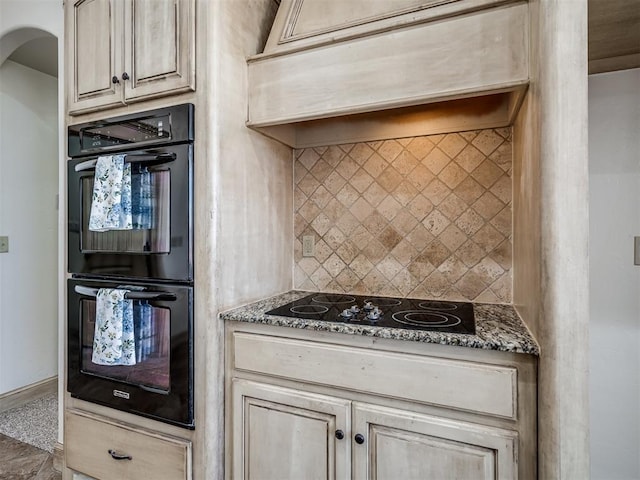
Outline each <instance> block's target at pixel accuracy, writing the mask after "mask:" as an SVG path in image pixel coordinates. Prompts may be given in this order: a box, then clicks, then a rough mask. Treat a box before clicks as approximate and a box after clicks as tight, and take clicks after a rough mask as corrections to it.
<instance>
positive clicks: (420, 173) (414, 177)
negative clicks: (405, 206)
mask: <svg viewBox="0 0 640 480" xmlns="http://www.w3.org/2000/svg"><path fill="white" fill-rule="evenodd" d="M434 178H435V175H434V174H433V173H431V171H430V170H429V169H428V168H427V167H425V166H424V165H422V164H420V165H418V166H417V167H416V168H414V169H413V171H412V172H411V175H409V176H408V177H407V180H408V181H409V182H411V184H412V185H413V186H414V187H416V189H418V191H422V190H424V189H425V188H427V186H428V185H429V184H430V183H431V182H432V181H433V179H434Z"/></svg>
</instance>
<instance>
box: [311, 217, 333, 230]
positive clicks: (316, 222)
mask: <svg viewBox="0 0 640 480" xmlns="http://www.w3.org/2000/svg"><path fill="white" fill-rule="evenodd" d="M311 226H312V227H313V229H314V230H315V231H316V232H318V235H320V236H322V235H324V234H325V233H327V231H328V230H329V229H330V228H331V220H329V217H327V216H326V215H325V214H324V213H320V214H318V216H316V218H314V219H313V220H312V221H311Z"/></svg>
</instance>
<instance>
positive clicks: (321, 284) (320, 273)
mask: <svg viewBox="0 0 640 480" xmlns="http://www.w3.org/2000/svg"><path fill="white" fill-rule="evenodd" d="M309 280H311V281H312V282H313V284H314V285H315V286H316V287H317V288H318V289H319V290H325V289H326V288H327V286H328V285H329V283H331V281H332V280H333V279H332V278H331V275H330V274H329V273H328V272H327V271H326V270H325V269H324V268H323V267H318V269H317V270H316V271H315V272H313V273H312V274H311V275H309Z"/></svg>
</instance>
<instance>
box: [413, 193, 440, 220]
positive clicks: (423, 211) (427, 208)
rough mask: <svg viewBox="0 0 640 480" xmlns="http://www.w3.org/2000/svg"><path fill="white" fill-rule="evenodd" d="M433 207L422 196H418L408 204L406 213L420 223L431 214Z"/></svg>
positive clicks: (429, 201)
mask: <svg viewBox="0 0 640 480" xmlns="http://www.w3.org/2000/svg"><path fill="white" fill-rule="evenodd" d="M433 208H434V206H433V203H431V200H429V199H428V198H427V197H425V196H424V195H421V194H418V195H417V196H416V197H415V198H414V199H413V200H411V201H410V202H409V204H408V205H407V208H406V209H407V211H408V212H409V213H410V214H411V215H413V216H414V217H415V219H416V220H418V221H419V222H422V220H424V218H425V217H426V216H427V215H429V213H431V211H432V210H433Z"/></svg>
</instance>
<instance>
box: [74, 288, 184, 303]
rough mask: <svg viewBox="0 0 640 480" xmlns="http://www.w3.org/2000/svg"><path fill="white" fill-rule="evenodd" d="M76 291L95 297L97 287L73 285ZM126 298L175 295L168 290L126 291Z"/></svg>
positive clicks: (162, 297)
mask: <svg viewBox="0 0 640 480" xmlns="http://www.w3.org/2000/svg"><path fill="white" fill-rule="evenodd" d="M75 291H76V293H79V294H80V295H86V296H87V297H95V296H96V295H97V294H98V289H97V288H91V287H83V286H82V285H76V286H75ZM124 298H126V299H127V300H168V301H174V300H176V298H177V297H176V296H175V295H174V294H173V293H169V292H127V294H126V295H125V296H124Z"/></svg>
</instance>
